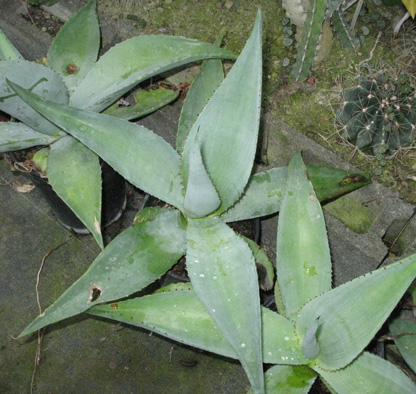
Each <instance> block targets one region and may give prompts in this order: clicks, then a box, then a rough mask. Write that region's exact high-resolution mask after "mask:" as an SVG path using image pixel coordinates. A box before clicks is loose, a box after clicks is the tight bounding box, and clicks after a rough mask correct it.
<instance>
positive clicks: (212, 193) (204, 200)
mask: <svg viewBox="0 0 416 394" xmlns="http://www.w3.org/2000/svg"><path fill="white" fill-rule="evenodd" d="M220 204H221V201H220V199H219V198H218V193H217V191H216V190H215V187H214V185H213V184H212V182H211V179H210V178H209V175H208V174H207V171H206V170H205V166H204V163H203V162H202V157H201V151H200V147H199V143H198V141H197V140H196V141H195V143H194V146H193V147H192V150H191V153H190V157H189V177H188V187H187V188H186V194H185V201H184V211H185V213H186V215H188V216H189V217H191V218H202V217H204V216H207V215H209V214H210V213H212V212H214V211H215V210H216V209H217V208H218V207H219V206H220Z"/></svg>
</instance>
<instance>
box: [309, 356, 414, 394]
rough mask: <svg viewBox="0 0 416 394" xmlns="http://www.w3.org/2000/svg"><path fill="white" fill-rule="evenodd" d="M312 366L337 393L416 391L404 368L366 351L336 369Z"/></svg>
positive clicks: (372, 393) (369, 393) (407, 393)
mask: <svg viewBox="0 0 416 394" xmlns="http://www.w3.org/2000/svg"><path fill="white" fill-rule="evenodd" d="M313 369H314V370H315V371H316V372H318V373H319V375H321V377H322V378H323V379H324V381H325V383H327V384H328V385H329V386H330V388H331V389H332V390H334V391H335V392H336V393H338V394H351V393H359V394H374V393H395V394H396V393H397V394H414V393H415V392H416V386H415V384H414V383H413V382H412V381H411V380H410V379H409V378H408V377H407V376H406V375H405V373H404V372H402V371H401V370H400V369H399V368H397V367H395V366H394V365H393V364H391V363H389V362H388V361H386V360H384V359H382V358H380V357H377V356H375V355H373V354H371V353H368V352H364V353H363V354H362V355H360V356H359V357H358V358H357V359H356V360H354V361H353V362H352V363H351V364H350V365H348V366H347V367H345V368H343V369H340V370H339V371H327V370H325V369H324V368H320V367H319V366H314V367H313ZM332 390H331V391H332Z"/></svg>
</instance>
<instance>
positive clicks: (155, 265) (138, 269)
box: [20, 209, 186, 336]
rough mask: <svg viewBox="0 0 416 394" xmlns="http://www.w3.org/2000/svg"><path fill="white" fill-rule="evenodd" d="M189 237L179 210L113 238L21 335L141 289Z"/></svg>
mask: <svg viewBox="0 0 416 394" xmlns="http://www.w3.org/2000/svg"><path fill="white" fill-rule="evenodd" d="M185 239H186V238H185V231H184V227H183V224H182V222H181V219H180V213H179V212H178V211H176V210H167V209H165V210H163V211H160V213H159V214H158V215H157V216H156V217H155V218H154V219H153V220H150V221H144V222H140V223H138V224H135V225H133V226H132V227H130V228H129V229H127V230H126V231H124V232H123V233H121V234H120V235H119V236H118V237H117V238H115V239H114V240H113V241H112V242H111V243H110V244H109V245H108V246H107V247H106V248H105V249H104V251H103V252H102V253H101V254H100V255H99V256H98V257H97V259H96V260H95V261H94V262H93V263H92V265H91V266H90V268H89V269H88V270H87V272H86V273H85V274H84V275H83V276H82V277H81V278H80V279H78V281H76V282H75V283H74V284H73V285H72V286H71V287H70V288H69V289H68V290H67V291H66V292H65V293H64V294H62V296H61V297H60V298H58V300H57V301H56V302H55V303H54V304H53V305H52V306H50V307H49V308H48V309H46V311H45V312H44V313H42V315H40V316H39V317H37V318H36V319H35V320H34V321H33V322H32V323H31V324H30V325H29V326H28V327H27V328H26V329H25V330H24V331H23V332H22V333H21V334H20V336H24V335H27V334H30V333H32V332H34V331H37V330H39V329H41V328H42V327H45V326H46V325H48V324H52V323H55V322H58V321H60V320H63V319H66V318H68V317H70V316H74V315H77V314H79V313H81V312H84V311H86V310H87V309H89V308H91V307H92V306H93V305H95V304H98V303H103V302H109V301H112V300H117V299H120V298H123V297H126V296H128V295H130V294H132V293H134V292H136V291H139V290H141V289H143V288H144V287H145V286H147V285H148V284H150V283H152V282H153V281H155V280H156V279H157V278H159V276H161V275H163V274H164V273H165V272H166V271H167V270H168V269H169V268H170V267H171V266H172V265H173V264H175V263H176V261H177V260H178V259H179V258H180V257H181V256H182V255H183V254H184V252H185Z"/></svg>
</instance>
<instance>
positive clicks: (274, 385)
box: [247, 365, 316, 394]
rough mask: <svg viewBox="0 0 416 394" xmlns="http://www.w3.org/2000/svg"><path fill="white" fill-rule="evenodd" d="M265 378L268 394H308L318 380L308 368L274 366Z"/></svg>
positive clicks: (250, 392)
mask: <svg viewBox="0 0 416 394" xmlns="http://www.w3.org/2000/svg"><path fill="white" fill-rule="evenodd" d="M264 376H265V380H266V392H267V394H283V393H284V394H307V393H308V392H309V390H310V388H311V387H312V385H313V383H314V382H315V379H316V373H315V372H314V371H313V370H312V369H310V368H309V367H307V366H289V365H274V366H273V367H272V368H270V369H268V370H267V372H266V373H265V374H264ZM252 393H253V391H252V390H250V391H249V392H248V393H247V394H252Z"/></svg>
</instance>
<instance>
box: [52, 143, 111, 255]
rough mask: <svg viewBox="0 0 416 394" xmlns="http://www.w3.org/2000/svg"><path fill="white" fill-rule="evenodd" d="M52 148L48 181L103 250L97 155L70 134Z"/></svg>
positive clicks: (99, 174) (99, 173) (99, 171)
mask: <svg viewBox="0 0 416 394" xmlns="http://www.w3.org/2000/svg"><path fill="white" fill-rule="evenodd" d="M50 148H51V149H50V152H49V156H48V164H47V171H46V173H47V176H48V180H49V183H50V184H51V186H52V188H53V190H55V192H56V194H57V195H58V196H59V197H60V198H61V199H62V200H63V201H64V202H65V203H66V205H68V206H69V208H71V210H72V211H73V212H74V213H75V215H77V217H78V218H79V219H80V220H81V222H82V223H84V224H85V226H86V227H87V228H88V230H89V231H90V232H91V234H92V235H93V236H94V238H95V240H96V241H97V243H98V245H99V246H100V248H101V249H104V242H103V237H102V234H101V194H102V193H101V166H100V162H99V160H98V156H97V155H96V154H95V153H94V152H92V151H91V150H89V149H88V148H87V147H86V146H85V145H83V144H81V143H80V142H79V141H78V140H76V139H75V138H74V137H72V136H70V135H67V136H65V137H63V138H61V139H60V140H59V141H56V142H55V143H53V144H52V145H51V147H50Z"/></svg>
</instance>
